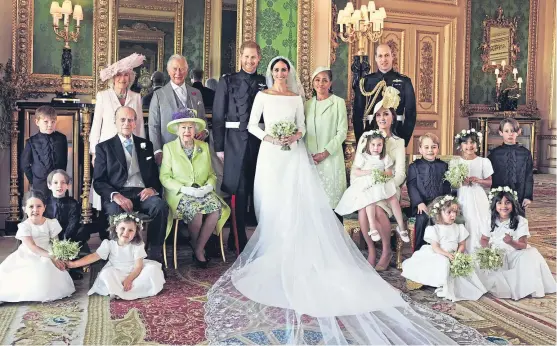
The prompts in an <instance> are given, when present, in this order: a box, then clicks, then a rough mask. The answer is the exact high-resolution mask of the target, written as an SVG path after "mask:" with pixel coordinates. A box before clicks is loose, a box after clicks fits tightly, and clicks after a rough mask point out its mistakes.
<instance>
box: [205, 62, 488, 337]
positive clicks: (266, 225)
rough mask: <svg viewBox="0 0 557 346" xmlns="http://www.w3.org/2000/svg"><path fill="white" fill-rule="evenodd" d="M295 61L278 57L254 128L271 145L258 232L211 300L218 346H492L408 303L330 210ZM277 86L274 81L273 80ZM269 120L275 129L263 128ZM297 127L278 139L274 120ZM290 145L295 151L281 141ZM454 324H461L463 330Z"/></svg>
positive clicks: (262, 174)
mask: <svg viewBox="0 0 557 346" xmlns="http://www.w3.org/2000/svg"><path fill="white" fill-rule="evenodd" d="M296 81H297V78H296V75H295V71H294V68H293V66H292V64H291V63H290V62H289V61H288V60H287V59H286V58H284V57H277V58H274V59H273V60H271V62H270V64H269V67H268V69H267V84H268V86H269V88H270V89H269V90H267V91H264V92H259V93H258V94H257V96H256V97H255V100H254V104H253V108H252V112H251V117H250V121H249V126H248V130H249V132H250V133H252V134H253V135H255V136H256V137H258V138H260V139H261V140H262V143H261V148H260V150H259V157H258V161H257V171H256V176H255V184H254V202H255V213H256V216H257V220H258V226H257V229H256V231H255V233H254V235H253V236H252V237H251V239H250V241H249V242H248V244H247V246H246V248H245V249H244V251H243V252H242V253H241V254H240V256H239V257H238V259H237V260H236V262H235V263H234V264H233V265H232V267H231V268H230V269H229V270H228V271H227V272H226V273H225V274H223V276H222V277H221V278H220V279H219V280H218V281H217V282H216V283H215V285H214V286H213V287H212V288H211V289H210V290H209V292H208V294H207V299H208V301H207V303H206V305H205V309H206V314H205V321H206V324H207V329H206V336H207V339H208V341H209V342H210V343H212V344H222V343H227V344H228V343H233V344H246V343H253V344H316V343H319V344H335V345H339V344H366V345H369V344H381V345H383V344H399V345H400V344H443V345H446V344H455V341H454V340H453V339H455V340H456V341H463V342H464V341H466V342H467V343H472V344H476V343H485V341H484V340H483V338H481V336H480V335H479V333H477V332H476V331H475V330H474V329H471V328H467V327H464V326H463V325H460V324H459V323H458V322H456V321H455V320H454V319H452V318H450V317H448V316H445V315H443V314H441V313H438V312H435V311H433V310H430V309H428V308H426V307H423V306H421V305H419V304H416V303H413V302H407V301H406V300H405V299H403V297H402V296H401V293H400V292H399V291H398V290H397V289H395V288H393V287H392V286H391V285H389V284H388V283H387V282H386V281H384V280H383V279H382V278H381V277H380V276H379V275H378V274H377V273H376V272H375V270H374V269H373V267H372V266H371V265H370V264H369V263H368V262H367V261H366V260H365V258H364V257H363V255H362V254H361V253H360V251H359V250H358V248H357V247H356V246H355V244H354V243H353V241H352V240H351V239H350V238H349V237H348V236H347V235H346V233H345V231H344V228H343V226H342V225H341V223H340V222H339V221H338V219H337V217H336V216H335V214H334V213H333V212H332V211H331V208H330V206H329V202H328V199H327V196H326V195H325V192H324V190H323V189H322V187H321V183H320V179H319V176H318V173H317V170H316V169H315V166H313V162H312V160H311V157H310V155H309V154H308V152H307V150H306V147H305V145H304V142H303V141H301V140H300V139H301V137H302V136H303V135H304V133H305V125H304V114H303V110H304V107H303V102H302V97H300V95H298V94H296V93H301V92H303V90H302V88H301V86H300V84H299V82H296ZM273 82H274V83H273ZM262 114H264V121H265V128H266V129H267V130H268V131H267V132H266V131H264V130H262V129H260V128H259V127H258V123H259V120H260V118H261V116H262ZM281 120H287V121H292V122H295V123H296V125H297V127H298V133H297V134H295V135H293V136H292V137H290V138H287V139H283V140H279V139H277V138H273V137H272V136H271V135H270V134H269V132H270V129H271V128H272V126H273V124H274V123H276V122H278V121H281ZM283 144H290V147H291V150H290V151H283V150H281V145H283ZM455 326H457V327H456V328H455Z"/></svg>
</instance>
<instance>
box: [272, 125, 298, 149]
mask: <svg viewBox="0 0 557 346" xmlns="http://www.w3.org/2000/svg"><path fill="white" fill-rule="evenodd" d="M296 132H298V127H297V126H296V124H294V123H293V122H292V121H287V120H281V121H279V122H276V123H274V124H273V127H272V129H271V136H273V137H277V138H280V139H283V138H285V137H290V136H292V135H294V134H296ZM280 150H286V151H288V150H292V149H290V145H283V146H282V147H280Z"/></svg>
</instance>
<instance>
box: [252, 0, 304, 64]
mask: <svg viewBox="0 0 557 346" xmlns="http://www.w3.org/2000/svg"><path fill="white" fill-rule="evenodd" d="M297 28H298V2H297V1H296V0H266V1H265V0H260V1H257V28H256V32H257V34H256V40H257V43H259V45H260V46H261V55H262V56H263V57H262V58H261V62H260V63H259V72H260V73H262V74H265V71H266V70H267V65H268V64H269V61H271V59H272V58H274V57H275V56H277V55H282V56H285V57H287V58H288V60H290V61H291V62H292V63H293V64H294V65H296V58H297V56H296V53H297V41H298V37H297V35H298V30H297Z"/></svg>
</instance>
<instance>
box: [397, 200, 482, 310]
mask: <svg viewBox="0 0 557 346" xmlns="http://www.w3.org/2000/svg"><path fill="white" fill-rule="evenodd" d="M428 209H429V210H431V213H430V216H431V221H433V222H434V223H435V224H434V225H432V226H428V227H427V228H426V229H425V234H424V241H425V242H426V243H429V244H431V245H424V246H422V247H421V248H420V250H418V251H416V252H414V254H413V255H412V257H410V258H409V259H407V260H406V261H404V262H403V263H402V274H401V275H402V276H404V277H405V278H406V279H407V280H408V282H407V285H408V288H409V289H416V288H419V287H421V286H422V285H427V286H432V287H437V289H436V290H435V293H437V296H438V297H442V298H445V299H449V300H451V301H453V302H455V301H459V300H478V299H480V297H481V296H482V295H483V294H484V293H486V292H487V289H486V288H485V287H484V285H483V284H482V282H481V281H480V279H479V278H478V276H477V275H476V273H475V272H472V274H471V275H470V276H468V277H456V278H455V277H452V276H451V275H450V267H451V261H452V260H454V255H455V253H456V252H461V253H464V252H465V251H466V238H468V231H467V230H466V228H464V225H457V224H455V220H456V216H457V214H458V212H459V205H458V202H457V200H456V198H455V197H453V196H451V195H445V196H441V197H437V198H436V199H434V200H433V202H431V204H430V205H429V207H428Z"/></svg>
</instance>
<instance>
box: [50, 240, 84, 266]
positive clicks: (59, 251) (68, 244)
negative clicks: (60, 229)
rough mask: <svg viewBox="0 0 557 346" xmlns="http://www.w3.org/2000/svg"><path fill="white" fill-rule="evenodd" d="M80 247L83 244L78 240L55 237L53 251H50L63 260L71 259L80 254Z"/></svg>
mask: <svg viewBox="0 0 557 346" xmlns="http://www.w3.org/2000/svg"><path fill="white" fill-rule="evenodd" d="M80 248H81V246H79V243H78V242H75V241H71V240H58V239H55V240H54V241H53V242H52V251H51V252H50V254H51V255H53V256H54V257H56V259H59V260H61V261H69V260H73V259H74V258H76V257H77V255H79V249H80Z"/></svg>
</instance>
